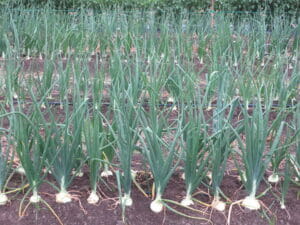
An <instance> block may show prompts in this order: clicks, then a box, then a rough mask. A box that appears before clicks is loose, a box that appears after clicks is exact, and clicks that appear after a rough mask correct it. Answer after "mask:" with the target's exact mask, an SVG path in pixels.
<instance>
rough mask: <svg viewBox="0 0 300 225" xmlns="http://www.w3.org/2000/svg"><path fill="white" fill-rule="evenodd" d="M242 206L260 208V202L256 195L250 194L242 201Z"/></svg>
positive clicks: (252, 208)
mask: <svg viewBox="0 0 300 225" xmlns="http://www.w3.org/2000/svg"><path fill="white" fill-rule="evenodd" d="M242 206H244V207H245V208H247V209H250V210H258V209H260V203H259V201H258V200H257V199H256V198H255V196H248V197H246V198H245V199H244V200H243V201H242Z"/></svg>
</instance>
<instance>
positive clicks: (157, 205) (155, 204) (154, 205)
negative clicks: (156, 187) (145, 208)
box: [150, 196, 164, 213]
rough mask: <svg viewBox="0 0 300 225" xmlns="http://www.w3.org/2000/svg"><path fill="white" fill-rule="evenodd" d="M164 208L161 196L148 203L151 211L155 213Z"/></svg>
mask: <svg viewBox="0 0 300 225" xmlns="http://www.w3.org/2000/svg"><path fill="white" fill-rule="evenodd" d="M163 208H164V205H163V203H162V199H161V197H159V196H158V197H157V198H156V199H155V200H154V201H152V202H151V204H150V209H151V210H152V212H155V213H160V212H161V211H162V210H163Z"/></svg>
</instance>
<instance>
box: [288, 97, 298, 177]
mask: <svg viewBox="0 0 300 225" xmlns="http://www.w3.org/2000/svg"><path fill="white" fill-rule="evenodd" d="M294 121H295V133H296V136H295V140H296V141H295V142H296V144H295V148H296V149H295V150H296V152H295V154H290V161H291V164H292V165H293V167H294V171H295V173H296V178H297V180H298V181H299V180H300V138H299V132H300V104H299V103H298V104H297V108H296V112H295V113H294Z"/></svg>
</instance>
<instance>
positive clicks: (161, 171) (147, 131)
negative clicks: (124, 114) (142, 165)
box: [139, 104, 184, 213]
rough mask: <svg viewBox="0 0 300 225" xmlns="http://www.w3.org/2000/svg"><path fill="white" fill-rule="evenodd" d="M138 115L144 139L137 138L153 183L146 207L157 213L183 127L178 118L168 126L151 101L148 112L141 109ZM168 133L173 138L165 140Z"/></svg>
mask: <svg viewBox="0 0 300 225" xmlns="http://www.w3.org/2000/svg"><path fill="white" fill-rule="evenodd" d="M139 116H140V117H139V118H140V122H141V126H142V131H143V135H144V138H143V137H142V136H141V135H140V141H141V142H142V144H143V150H142V151H143V155H144V157H145V158H146V159H147V161H148V163H149V166H150V170H151V172H152V176H153V178H154V184H155V200H154V201H152V203H151V205H150V208H151V210H152V211H153V212H155V213H159V212H161V211H162V209H163V199H162V195H163V193H164V190H165V188H166V186H167V184H168V181H169V179H170V177H171V175H172V174H173V172H174V170H175V169H176V167H177V166H178V164H179V162H180V158H181V155H182V154H181V153H180V152H179V147H180V144H179V143H178V141H180V139H181V134H182V130H183V129H184V128H182V125H181V124H180V123H181V122H182V121H181V119H180V118H178V119H177V121H176V123H177V124H176V125H177V126H178V127H175V128H174V127H172V125H168V122H167V120H166V117H165V116H164V112H159V109H157V108H156V107H155V105H153V104H151V106H150V110H149V112H146V111H145V110H141V111H140V114H139ZM174 129H175V131H174ZM172 131H174V132H172ZM170 133H174V138H173V139H172V140H170V141H167V140H166V139H167V138H168V137H166V134H170ZM174 160H175V163H174Z"/></svg>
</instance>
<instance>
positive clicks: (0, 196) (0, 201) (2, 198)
mask: <svg viewBox="0 0 300 225" xmlns="http://www.w3.org/2000/svg"><path fill="white" fill-rule="evenodd" d="M7 201H8V198H7V195H6V194H4V193H1V192H0V205H5V204H6V203H7Z"/></svg>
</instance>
